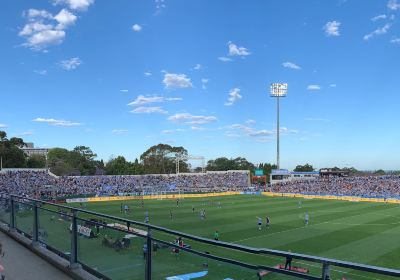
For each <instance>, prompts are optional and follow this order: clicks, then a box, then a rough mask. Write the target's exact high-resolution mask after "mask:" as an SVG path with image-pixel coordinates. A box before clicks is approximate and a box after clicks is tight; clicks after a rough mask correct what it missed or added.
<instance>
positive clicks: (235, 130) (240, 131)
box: [225, 120, 276, 138]
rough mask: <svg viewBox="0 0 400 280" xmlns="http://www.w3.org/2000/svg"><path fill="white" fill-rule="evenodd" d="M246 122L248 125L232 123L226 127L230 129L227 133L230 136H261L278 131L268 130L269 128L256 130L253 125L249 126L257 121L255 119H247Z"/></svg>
mask: <svg viewBox="0 0 400 280" xmlns="http://www.w3.org/2000/svg"><path fill="white" fill-rule="evenodd" d="M246 123H247V124H248V125H243V124H232V125H230V126H228V127H226V128H227V129H228V131H227V132H226V133H225V135H226V136H228V137H241V136H247V137H255V138H259V137H266V136H271V135H274V134H275V133H276V132H274V131H273V130H267V129H261V130H256V129H254V128H253V127H251V126H249V125H251V124H254V123H255V121H254V120H248V121H246Z"/></svg>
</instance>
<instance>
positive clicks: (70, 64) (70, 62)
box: [59, 57, 82, 71]
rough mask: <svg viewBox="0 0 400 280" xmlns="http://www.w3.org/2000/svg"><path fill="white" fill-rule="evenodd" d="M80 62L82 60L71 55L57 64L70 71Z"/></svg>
mask: <svg viewBox="0 0 400 280" xmlns="http://www.w3.org/2000/svg"><path fill="white" fill-rule="evenodd" d="M81 64H82V60H81V59H80V58H79V57H73V58H70V59H66V60H62V61H61V62H60V63H59V65H60V67H61V68H62V69H64V70H67V71H70V70H74V69H76V68H77V67H78V66H79V65H81Z"/></svg>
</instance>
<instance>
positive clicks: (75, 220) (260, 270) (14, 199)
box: [0, 195, 400, 280]
mask: <svg viewBox="0 0 400 280" xmlns="http://www.w3.org/2000/svg"><path fill="white" fill-rule="evenodd" d="M0 199H1V200H2V202H3V206H4V205H8V207H9V215H10V217H9V222H7V221H4V220H3V222H5V223H7V224H8V226H9V229H10V231H19V232H21V233H23V234H24V235H25V236H27V237H29V238H30V239H31V240H32V245H33V246H38V245H40V244H41V243H44V242H43V241H41V240H40V233H39V228H40V227H39V225H40V215H39V211H47V212H50V213H54V214H57V215H58V214H60V209H61V210H62V215H63V216H64V217H66V218H68V219H69V221H70V222H71V226H70V232H71V234H70V241H69V242H70V252H69V253H68V254H66V253H65V252H62V251H60V250H58V249H57V248H54V247H53V246H51V245H49V244H44V245H45V246H46V247H47V248H48V249H50V250H51V251H53V252H56V253H57V254H59V255H60V256H61V257H63V258H65V259H67V260H69V263H70V268H71V269H74V268H76V267H83V268H84V269H85V270H87V271H89V272H91V273H93V274H95V275H96V276H98V277H100V278H102V279H111V278H109V277H108V276H106V275H105V274H103V273H101V272H99V271H98V270H97V269H96V268H93V267H91V266H90V265H89V264H87V263H85V262H84V261H82V260H80V259H79V254H78V239H79V231H78V225H79V222H88V223H90V224H91V225H93V226H95V227H100V226H102V227H104V228H109V229H112V230H115V231H118V232H121V233H126V234H134V235H135V236H138V237H140V238H142V239H143V240H144V243H145V244H146V245H147V254H145V272H144V279H146V280H150V279H156V278H155V277H152V276H153V274H152V271H153V269H152V268H153V266H154V263H153V257H152V253H151V251H152V248H153V245H154V244H153V243H154V242H158V244H163V245H165V246H168V247H169V248H176V249H179V250H182V251H185V252H187V253H190V254H193V255H197V256H200V257H202V258H205V259H208V260H215V261H218V262H222V263H225V264H227V265H233V266H235V267H239V268H244V269H248V270H251V271H253V272H254V273H255V274H256V275H257V277H259V279H262V275H263V274H266V273H265V272H268V273H272V272H273V273H277V274H279V275H286V276H289V277H294V278H299V279H315V280H316V279H321V280H328V279H331V276H330V275H331V267H332V266H334V267H341V268H345V269H350V270H353V271H360V272H367V273H373V274H376V276H377V277H380V276H390V277H395V278H398V277H400V270H396V269H389V268H383V267H377V266H371V265H365V264H358V263H352V262H347V261H340V260H335V259H330V258H323V257H316V256H311V255H305V254H297V253H291V252H285V251H279V250H272V249H265V248H253V247H248V246H244V245H238V244H233V243H228V242H222V241H216V240H211V239H207V238H204V237H199V236H195V235H191V234H187V233H184V232H179V231H175V230H171V229H167V228H163V227H159V226H155V225H151V224H147V223H142V222H138V221H134V220H130V219H125V218H121V217H115V216H110V215H107V214H102V213H97V212H93V211H89V210H86V209H79V208H74V207H69V206H65V205H60V204H54V203H50V202H46V201H42V200H37V199H31V198H26V197H22V196H16V195H11V196H9V197H6V198H5V197H2V198H0ZM5 201H7V203H5V204H4V202H5ZM16 204H22V205H26V206H28V207H30V211H31V212H32V215H33V217H32V221H31V222H32V232H31V233H29V232H24V230H23V229H21V228H19V227H18V225H17V223H16V217H17V212H18V210H17V209H16ZM67 211H69V212H67ZM80 215H82V216H80ZM85 215H86V216H90V217H96V218H99V219H98V220H97V221H96V220H93V219H88V218H84V216H85ZM100 219H106V220H108V221H114V222H120V223H124V224H126V225H127V229H126V228H125V229H124V228H117V227H115V226H110V225H109V224H105V223H103V222H99V221H100ZM132 225H134V226H137V227H140V228H143V229H146V231H147V233H146V234H144V233H143V232H132V231H131V230H130V229H129V227H130V226H132ZM162 234H165V235H172V236H179V237H182V238H186V239H187V240H191V241H193V242H196V243H198V244H200V245H201V246H205V247H206V248H214V249H215V248H223V249H228V250H229V251H230V252H231V251H233V252H235V254H250V255H251V256H253V258H252V259H254V256H257V257H258V256H259V257H272V258H277V257H278V258H281V259H282V260H285V259H286V258H292V259H294V260H297V261H299V260H302V261H306V262H310V264H311V266H313V267H316V269H317V268H318V267H319V271H320V273H318V274H317V275H311V274H308V273H302V272H298V271H293V270H286V269H283V268H277V267H275V266H269V265H260V264H254V263H253V262H251V263H249V262H247V261H243V258H239V259H232V258H230V257H226V256H221V255H217V254H211V253H210V252H206V251H204V250H199V249H197V250H196V249H193V248H190V247H182V246H180V245H179V244H176V243H173V242H168V241H165V240H164V239H161V237H160V235H162ZM156 235H158V236H156ZM203 248H204V247H202V249H203ZM105 254H106V252H105ZM235 254H233V255H235ZM230 255H232V254H230ZM240 259H241V260H240ZM261 260H262V259H260V260H259V261H261ZM259 261H257V262H259ZM316 269H314V271H316ZM345 273H346V272H344V274H345ZM314 274H316V273H314ZM375 279H379V278H375Z"/></svg>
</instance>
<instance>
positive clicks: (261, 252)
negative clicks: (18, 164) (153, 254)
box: [11, 195, 400, 279]
mask: <svg viewBox="0 0 400 280" xmlns="http://www.w3.org/2000/svg"><path fill="white" fill-rule="evenodd" d="M11 197H12V198H17V199H22V200H28V201H32V202H35V203H40V204H42V206H43V205H46V204H47V205H51V206H56V207H61V208H64V209H68V210H70V211H77V212H81V213H85V214H88V215H93V216H97V217H102V218H105V219H112V220H116V221H120V222H124V223H130V224H131V225H136V226H141V227H146V228H148V229H149V230H156V231H159V232H163V233H167V234H171V235H175V236H180V237H184V238H187V239H190V240H193V241H198V242H200V243H205V244H209V245H214V246H217V247H222V248H227V249H232V250H237V251H241V252H246V253H252V254H257V255H273V256H280V257H292V258H294V259H299V260H306V261H311V262H314V263H321V264H323V265H333V266H338V267H343V268H350V269H354V270H360V271H366V272H372V273H377V274H382V275H388V276H397V277H400V270H397V269H391V268H384V267H378V266H373V265H366V264H360V263H353V262H348V261H341V260H336V259H331V258H325V257H318V256H312V255H307V254H299V253H288V252H285V251H281V250H274V249H267V248H254V247H249V246H245V245H239V244H233V243H228V242H223V241H216V240H212V239H208V238H204V237H200V236H195V235H191V234H188V233H184V232H180V231H176V230H171V229H167V228H164V227H160V226H156V225H152V224H147V223H143V222H138V221H134V220H129V219H126V218H121V217H116V216H112V215H107V214H103V213H97V212H94V211H90V210H85V209H79V208H75V207H70V206H64V205H59V204H56V203H52V202H47V201H42V200H38V199H33V198H27V197H23V196H19V195H11ZM42 206H40V207H39V208H42ZM42 209H44V210H50V209H47V208H42ZM50 211H51V210H50ZM121 231H123V230H121ZM152 239H153V240H156V239H155V238H154V237H152ZM157 241H159V240H158V239H157ZM218 258H219V257H218ZM221 259H223V258H221ZM265 269H271V268H269V267H265ZM277 270H278V271H279V272H280V273H282V270H279V269H277ZM293 276H295V275H293ZM306 279H312V278H306Z"/></svg>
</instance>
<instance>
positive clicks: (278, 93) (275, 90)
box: [270, 83, 288, 169]
mask: <svg viewBox="0 0 400 280" xmlns="http://www.w3.org/2000/svg"><path fill="white" fill-rule="evenodd" d="M287 90H288V84H286V83H273V84H271V88H270V95H271V97H276V114H277V116H276V167H277V169H280V162H279V161H280V159H279V132H280V128H279V98H280V97H285V96H286V94H287Z"/></svg>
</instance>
